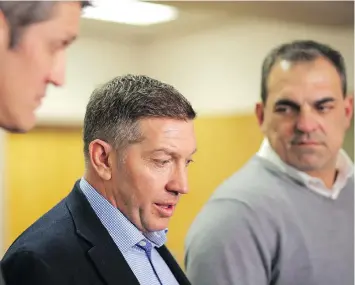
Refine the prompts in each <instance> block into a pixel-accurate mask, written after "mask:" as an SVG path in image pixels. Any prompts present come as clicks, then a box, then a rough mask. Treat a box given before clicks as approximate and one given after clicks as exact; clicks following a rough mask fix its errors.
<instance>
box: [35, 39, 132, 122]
mask: <svg viewBox="0 0 355 285" xmlns="http://www.w3.org/2000/svg"><path fill="white" fill-rule="evenodd" d="M135 49H136V47H135V46H134V45H132V44H131V43H130V42H108V41H103V40H96V39H92V38H79V40H78V41H77V42H76V43H75V44H74V45H72V47H71V48H70V49H69V50H68V54H67V59H68V63H67V74H66V78H67V80H66V84H65V86H64V87H62V88H55V87H49V90H48V92H47V93H48V94H47V96H46V98H45V100H44V102H43V105H42V106H41V108H40V109H39V110H38V122H39V123H46V124H47V123H55V124H63V123H69V124H72V123H74V124H81V122H82V120H83V117H84V114H85V107H86V104H87V101H88V98H89V96H90V95H91V93H92V91H93V90H94V89H95V88H96V87H97V86H98V85H100V84H102V83H104V82H106V81H108V80H110V79H111V78H113V77H115V76H118V75H122V74H123V73H136V72H138V67H137V62H136V61H135V54H136V53H137V52H136V50H135Z"/></svg>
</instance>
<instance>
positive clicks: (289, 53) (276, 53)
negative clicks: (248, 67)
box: [261, 40, 347, 104]
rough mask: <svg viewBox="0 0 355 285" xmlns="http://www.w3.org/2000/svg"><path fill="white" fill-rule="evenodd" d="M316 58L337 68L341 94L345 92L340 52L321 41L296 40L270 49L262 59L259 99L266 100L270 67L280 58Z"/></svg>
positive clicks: (298, 60)
mask: <svg viewBox="0 0 355 285" xmlns="http://www.w3.org/2000/svg"><path fill="white" fill-rule="evenodd" d="M318 58H324V59H326V60H328V61H329V62H330V63H331V64H332V65H333V66H334V67H335V69H336V70H337V72H338V74H339V77H340V80H341V84H342V92H343V96H344V97H345V96H346V93H347V79H346V68H345V62H344V58H343V56H342V55H341V53H340V52H339V51H338V50H336V49H334V48H332V47H330V46H328V45H326V44H323V43H319V42H316V41H312V40H297V41H292V42H289V43H285V44H282V45H279V46H277V47H275V48H274V49H273V50H271V51H270V52H269V53H268V54H267V56H266V57H265V59H264V62H263V65H262V71H261V100H262V102H263V103H264V104H266V101H267V97H268V96H267V95H268V90H267V85H268V79H269V75H270V73H271V70H272V68H273V67H274V66H275V64H276V63H277V62H278V61H280V60H287V61H290V62H292V63H300V62H301V63H302V62H311V61H314V60H316V59H318Z"/></svg>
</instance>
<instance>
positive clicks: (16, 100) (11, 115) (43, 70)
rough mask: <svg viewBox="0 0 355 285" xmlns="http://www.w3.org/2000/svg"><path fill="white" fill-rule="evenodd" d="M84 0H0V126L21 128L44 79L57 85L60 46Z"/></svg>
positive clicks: (30, 117)
mask: <svg viewBox="0 0 355 285" xmlns="http://www.w3.org/2000/svg"><path fill="white" fill-rule="evenodd" d="M87 5H89V2H88V1H0V61H1V64H0V127H1V128H3V129H5V130H8V131H12V132H26V131H28V130H30V129H31V128H32V127H33V126H34V124H35V114H34V111H35V109H36V108H37V107H39V105H40V103H41V100H42V99H43V97H44V96H45V94H46V88H47V85H48V84H53V85H55V86H62V85H63V84H64V77H65V50H66V48H67V47H68V46H69V45H70V44H71V43H72V42H73V41H74V40H75V38H76V37H77V35H78V29H79V20H80V15H81V10H82V8H83V7H85V6H87Z"/></svg>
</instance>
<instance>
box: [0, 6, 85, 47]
mask: <svg viewBox="0 0 355 285" xmlns="http://www.w3.org/2000/svg"><path fill="white" fill-rule="evenodd" d="M61 2H64V1H0V11H1V12H2V13H3V14H4V16H5V19H6V21H7V22H8V24H9V28H10V44H9V47H10V48H13V47H15V46H16V44H17V43H18V41H19V40H20V38H21V34H22V31H23V30H24V28H26V27H27V26H30V25H32V24H35V23H39V22H43V21H46V20H48V19H50V18H51V16H52V12H53V7H54V6H55V5H57V4H58V3H61ZM78 2H80V4H81V7H82V8H85V7H87V6H91V4H90V1H78Z"/></svg>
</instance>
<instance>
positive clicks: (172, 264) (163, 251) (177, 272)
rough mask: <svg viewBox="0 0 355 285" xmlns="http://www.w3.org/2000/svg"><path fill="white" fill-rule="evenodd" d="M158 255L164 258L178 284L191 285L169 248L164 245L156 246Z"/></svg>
mask: <svg viewBox="0 0 355 285" xmlns="http://www.w3.org/2000/svg"><path fill="white" fill-rule="evenodd" d="M157 250H158V252H159V254H160V256H161V257H162V258H163V259H164V261H165V262H166V264H167V265H168V267H169V268H170V270H171V272H172V273H173V274H174V276H175V278H176V280H177V282H178V283H179V284H180V285H191V283H190V281H189V280H188V279H187V277H186V275H185V273H184V272H183V271H182V269H181V267H180V266H179V264H178V263H177V262H176V261H175V259H174V257H173V256H172V255H171V253H170V252H169V250H168V249H167V247H166V246H165V245H163V246H162V247H159V248H157Z"/></svg>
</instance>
